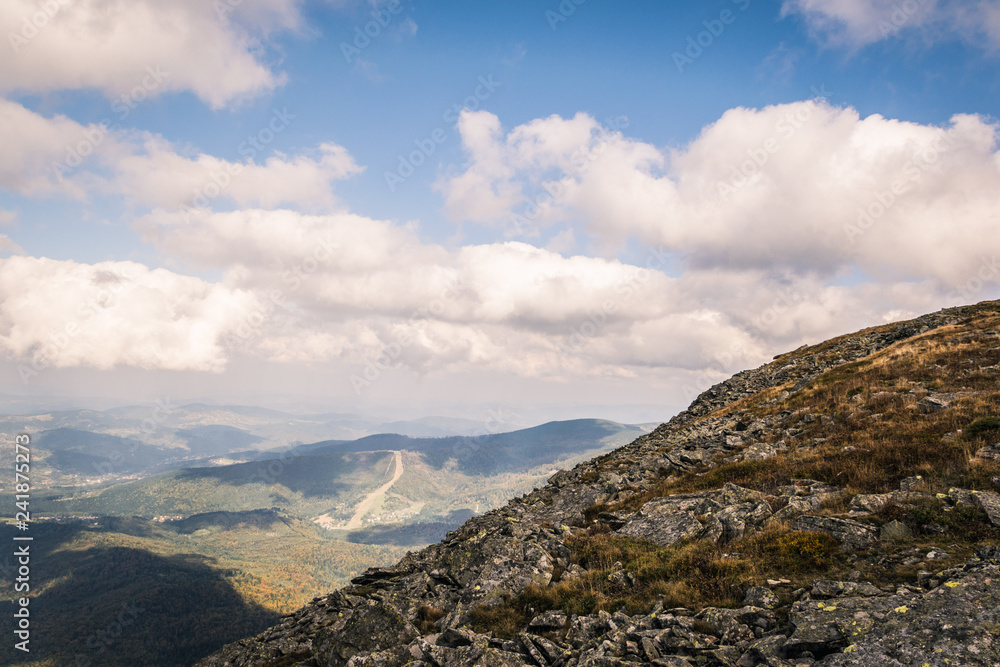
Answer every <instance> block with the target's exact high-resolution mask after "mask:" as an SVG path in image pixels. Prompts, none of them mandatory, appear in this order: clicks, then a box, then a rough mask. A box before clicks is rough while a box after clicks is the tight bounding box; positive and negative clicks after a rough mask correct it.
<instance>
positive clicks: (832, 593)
mask: <svg viewBox="0 0 1000 667" xmlns="http://www.w3.org/2000/svg"><path fill="white" fill-rule="evenodd" d="M810 593H811V595H812V597H813V598H814V599H817V600H822V599H827V598H835V597H858V596H872V595H882V591H881V590H880V589H879V588H877V587H875V586H874V585H873V584H870V583H868V582H867V581H830V580H827V579H819V580H817V581H816V582H815V583H814V584H813V587H812V591H811V592H810Z"/></svg>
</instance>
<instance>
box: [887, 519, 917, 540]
mask: <svg viewBox="0 0 1000 667" xmlns="http://www.w3.org/2000/svg"><path fill="white" fill-rule="evenodd" d="M879 537H880V538H881V539H883V540H888V541H890V542H900V541H903V540H908V539H910V538H912V537H913V531H912V530H910V527H909V526H907V525H906V524H905V523H903V522H902V521H890V522H889V523H887V524H885V525H883V526H882V528H881V530H880V531H879Z"/></svg>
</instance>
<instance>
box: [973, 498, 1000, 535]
mask: <svg viewBox="0 0 1000 667" xmlns="http://www.w3.org/2000/svg"><path fill="white" fill-rule="evenodd" d="M974 497H975V499H976V503H977V504H978V505H979V507H981V508H982V510H983V511H984V512H986V516H988V517H989V519H990V523H992V524H993V525H994V526H998V527H1000V493H994V492H993V491H977V492H976V493H975V496H974Z"/></svg>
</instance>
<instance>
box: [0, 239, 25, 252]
mask: <svg viewBox="0 0 1000 667" xmlns="http://www.w3.org/2000/svg"><path fill="white" fill-rule="evenodd" d="M0 253H5V254H6V253H15V254H18V255H23V254H24V249H23V248H22V247H21V246H19V245H17V244H16V243H14V242H13V241H11V240H10V237H9V236H7V235H6V234H0Z"/></svg>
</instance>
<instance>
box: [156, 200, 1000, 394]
mask: <svg viewBox="0 0 1000 667" xmlns="http://www.w3.org/2000/svg"><path fill="white" fill-rule="evenodd" d="M141 229H142V230H143V232H144V234H145V236H146V238H147V239H148V240H151V241H154V242H155V243H156V244H157V245H158V246H159V247H161V248H162V249H163V250H164V251H166V252H167V253H168V254H169V255H171V256H173V257H178V258H182V259H186V260H188V261H191V262H194V263H196V264H197V265H199V266H202V267H216V268H223V269H227V271H226V275H225V278H224V284H225V285H226V286H227V287H228V288H229V289H231V290H244V291H250V292H253V293H254V294H257V295H258V300H259V301H260V302H262V303H265V304H266V303H268V302H269V300H270V302H271V303H274V302H277V304H278V305H276V306H267V307H266V308H265V310H266V313H264V314H263V316H262V317H260V318H259V319H260V320H261V321H260V323H259V325H258V326H257V327H256V328H255V330H254V331H253V333H252V334H251V335H249V336H246V337H243V338H242V339H234V340H233V344H234V345H236V346H239V347H240V349H242V350H244V351H246V352H247V353H248V354H252V355H255V356H260V357H263V358H266V359H270V360H272V361H282V362H300V363H305V362H308V363H313V364H316V363H342V364H347V365H348V367H349V368H350V367H351V365H352V364H353V366H354V368H355V370H357V372H360V370H358V369H361V368H363V367H364V365H365V364H366V363H367V362H370V361H373V360H376V359H379V358H381V359H382V361H387V362H389V363H390V365H400V366H402V367H404V368H408V369H410V370H412V371H415V372H418V373H443V372H476V371H497V372H501V373H507V374H513V375H519V376H529V377H535V376H543V377H551V378H564V379H570V378H573V377H582V376H588V375H598V376H601V375H607V376H623V375H624V376H628V375H636V374H640V373H645V372H648V371H649V370H651V369H664V368H672V369H685V370H686V371H692V372H694V371H702V370H704V369H706V368H708V369H716V371H715V374H714V375H712V377H716V376H717V375H719V376H721V375H722V374H724V373H726V372H731V371H733V370H737V369H739V368H743V367H747V366H751V365H754V364H757V363H760V362H762V361H764V360H766V359H767V358H768V357H769V355H771V354H773V353H774V352H775V351H776V350H783V349H785V348H786V347H788V346H796V345H798V344H800V343H801V342H805V341H808V340H811V341H813V342H815V341H817V340H819V339H823V338H827V337H829V336H830V335H833V334H836V333H842V332H844V331H846V330H848V329H850V328H852V327H854V328H860V327H862V326H866V325H869V324H871V323H872V322H873V321H879V320H881V319H883V318H884V317H885V316H886V313H888V312H895V313H903V314H914V315H915V314H919V313H922V312H924V311H925V310H931V309H933V308H935V307H939V306H940V304H941V303H943V302H944V301H946V300H947V299H949V298H952V297H951V296H949V295H948V292H947V290H946V288H945V287H944V286H942V285H940V284H939V283H936V282H933V281H924V282H921V283H906V282H882V283H863V284H859V285H854V286H837V285H830V284H828V283H827V282H825V281H824V280H821V279H819V278H817V277H815V276H813V277H810V276H808V275H801V274H795V273H791V272H789V273H785V274H779V273H776V272H774V271H769V270H764V269H760V268H747V269H737V268H732V269H727V268H725V267H708V268H698V267H695V268H693V269H691V270H689V271H687V272H686V273H684V274H683V275H681V276H678V277H670V276H668V275H666V274H665V273H664V272H663V270H662V269H663V268H664V267H665V266H666V264H667V263H668V262H669V258H667V257H662V256H658V255H657V254H655V253H651V254H650V255H649V257H648V264H649V265H650V266H651V267H652V270H647V269H645V268H644V267H643V266H641V264H646V263H647V260H643V262H641V263H640V265H628V264H623V263H621V262H618V261H615V260H607V259H600V258H593V257H582V256H575V257H563V256H561V255H558V254H556V253H553V252H550V251H547V250H542V249H539V248H536V247H533V246H530V245H527V244H523V243H515V242H508V243H494V244H482V245H474V246H465V247H461V248H457V249H454V250H446V249H444V248H442V247H440V246H436V245H431V244H425V243H422V242H421V241H420V240H419V238H418V237H417V235H416V234H415V231H414V230H413V229H412V228H409V227H406V226H399V225H395V224H392V223H388V222H384V221H377V220H371V219H368V218H363V217H360V216H354V215H349V214H338V215H329V216H305V215H302V214H299V213H295V212H292V211H259V210H258V211H237V212H231V213H209V212H200V213H198V214H197V215H195V216H192V217H190V218H189V219H187V220H184V219H183V218H182V217H181V216H179V215H177V214H168V213H164V212H156V213H154V214H153V215H150V216H148V217H147V218H146V219H144V220H143V221H142V223H141ZM998 271H1000V270H998ZM996 280H1000V272H998V274H997V276H996ZM962 300H964V299H963V298H961V297H959V296H955V297H954V298H953V301H954V302H956V303H957V302H960V301H962ZM900 316H901V315H900ZM716 379H718V377H716Z"/></svg>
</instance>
